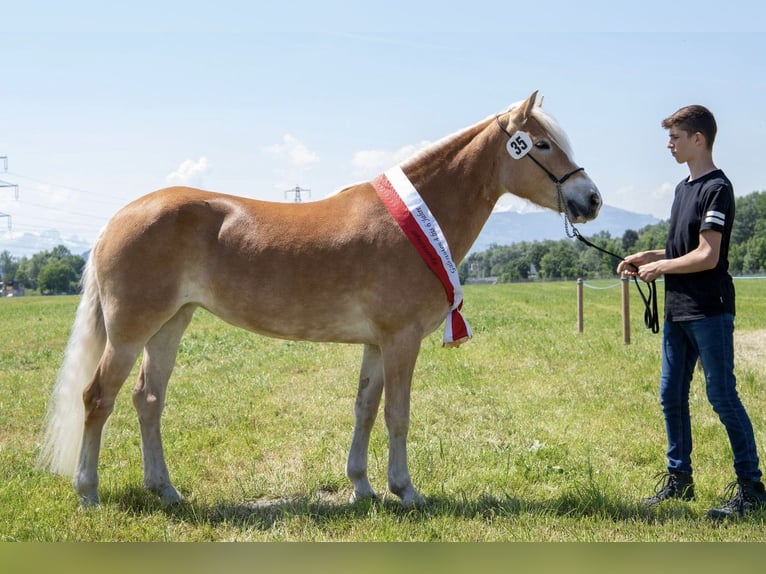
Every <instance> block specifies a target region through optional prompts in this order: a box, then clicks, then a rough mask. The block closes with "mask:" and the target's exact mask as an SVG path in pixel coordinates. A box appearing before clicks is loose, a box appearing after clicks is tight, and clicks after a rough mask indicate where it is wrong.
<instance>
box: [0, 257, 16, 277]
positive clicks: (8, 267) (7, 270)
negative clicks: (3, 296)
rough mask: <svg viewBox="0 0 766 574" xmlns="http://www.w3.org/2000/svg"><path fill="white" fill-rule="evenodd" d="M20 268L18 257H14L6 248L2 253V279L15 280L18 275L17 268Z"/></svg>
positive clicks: (0, 264) (0, 265)
mask: <svg viewBox="0 0 766 574" xmlns="http://www.w3.org/2000/svg"><path fill="white" fill-rule="evenodd" d="M18 268H19V263H18V261H16V258H15V257H13V256H12V255H11V253H10V251H8V250H5V251H3V252H2V253H0V279H2V280H3V281H6V282H8V281H14V280H15V277H16V270H17V269H18Z"/></svg>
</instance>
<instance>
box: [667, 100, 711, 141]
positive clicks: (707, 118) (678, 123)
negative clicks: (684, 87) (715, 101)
mask: <svg viewBox="0 0 766 574" xmlns="http://www.w3.org/2000/svg"><path fill="white" fill-rule="evenodd" d="M662 127H663V128H665V129H666V130H669V129H670V128H674V127H677V128H679V129H682V130H683V131H685V132H686V133H687V134H689V135H690V136H691V135H693V134H695V133H697V132H699V133H701V134H702V135H703V136H705V142H706V143H707V147H708V149H710V150H712V149H713V142H714V141H715V135H716V133H718V126H717V125H716V123H715V118H714V117H713V114H712V113H711V111H710V110H709V109H707V108H706V107H705V106H698V105H694V106H686V107H683V108H681V109H680V110H678V111H677V112H675V113H674V114H673V115H671V116H668V117H667V118H665V119H664V120H662Z"/></svg>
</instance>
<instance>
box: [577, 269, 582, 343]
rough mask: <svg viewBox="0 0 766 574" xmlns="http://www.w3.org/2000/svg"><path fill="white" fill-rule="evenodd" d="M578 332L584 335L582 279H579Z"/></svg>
mask: <svg viewBox="0 0 766 574" xmlns="http://www.w3.org/2000/svg"><path fill="white" fill-rule="evenodd" d="M577 332H578V333H582V277H578V278H577Z"/></svg>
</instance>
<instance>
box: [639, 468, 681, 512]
mask: <svg viewBox="0 0 766 574" xmlns="http://www.w3.org/2000/svg"><path fill="white" fill-rule="evenodd" d="M656 478H657V479H658V480H657V484H656V485H655V486H654V489H655V491H656V493H655V495H654V496H650V497H649V498H643V499H641V502H642V504H645V505H646V506H654V505H655V504H659V503H660V502H663V501H665V500H669V499H671V498H675V499H678V500H693V499H694V481H693V480H692V475H691V474H690V473H688V472H676V471H672V470H671V471H668V472H661V473H659V474H658V475H657V476H656Z"/></svg>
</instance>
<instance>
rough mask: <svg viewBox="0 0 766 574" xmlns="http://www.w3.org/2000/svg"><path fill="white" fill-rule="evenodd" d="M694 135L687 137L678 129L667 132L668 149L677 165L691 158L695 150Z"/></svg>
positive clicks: (686, 134) (687, 135) (674, 128)
mask: <svg viewBox="0 0 766 574" xmlns="http://www.w3.org/2000/svg"><path fill="white" fill-rule="evenodd" d="M695 135H696V134H692V135H689V134H688V133H686V132H685V131H684V130H682V129H681V128H678V127H672V128H670V129H669V130H668V149H669V150H670V153H671V154H673V157H674V158H676V161H677V162H678V163H686V162H687V161H689V158H691V157H692V155H693V153H694V149H695V141H694V136H695Z"/></svg>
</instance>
